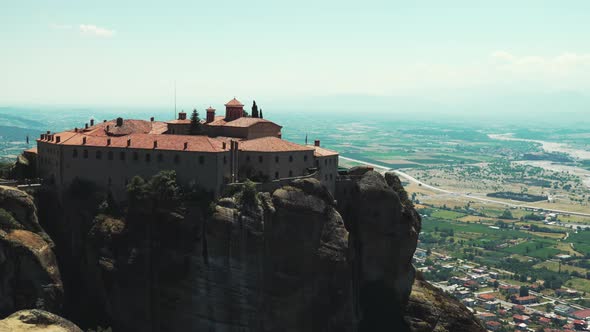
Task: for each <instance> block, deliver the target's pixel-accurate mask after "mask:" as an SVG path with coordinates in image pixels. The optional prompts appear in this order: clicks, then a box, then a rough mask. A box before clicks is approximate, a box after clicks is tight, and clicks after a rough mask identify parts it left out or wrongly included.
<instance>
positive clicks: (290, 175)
mask: <svg viewBox="0 0 590 332" xmlns="http://www.w3.org/2000/svg"><path fill="white" fill-rule="evenodd" d="M289 177H290V178H291V177H293V171H292V170H289Z"/></svg>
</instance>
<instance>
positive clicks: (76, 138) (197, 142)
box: [50, 132, 224, 152]
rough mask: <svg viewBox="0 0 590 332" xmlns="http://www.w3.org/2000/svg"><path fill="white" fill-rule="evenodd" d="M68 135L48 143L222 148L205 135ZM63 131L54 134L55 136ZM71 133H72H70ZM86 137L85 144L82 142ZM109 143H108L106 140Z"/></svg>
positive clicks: (220, 149)
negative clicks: (128, 141)
mask: <svg viewBox="0 0 590 332" xmlns="http://www.w3.org/2000/svg"><path fill="white" fill-rule="evenodd" d="M65 133H67V134H70V135H68V136H69V137H67V138H66V139H64V138H63V137H62V139H61V141H60V143H55V140H54V141H53V142H50V143H54V144H59V145H70V146H80V147H82V146H92V147H107V146H109V147H115V148H126V147H127V140H128V139H130V140H131V145H130V146H129V147H130V148H135V149H150V150H154V141H156V142H157V148H155V150H173V151H192V152H221V151H224V150H223V144H222V141H220V140H216V139H214V138H210V137H207V136H193V135H152V134H132V135H127V136H120V137H104V136H103V137H100V136H89V135H86V134H82V133H72V132H65ZM63 134H64V133H60V134H56V136H60V135H63ZM71 134H73V135H71ZM84 138H86V144H84ZM109 139H110V141H111V143H110V145H108V140H109ZM185 142H186V143H187V149H186V150H185V149H184V143H185Z"/></svg>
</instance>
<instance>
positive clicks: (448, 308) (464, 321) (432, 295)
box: [405, 279, 486, 332]
mask: <svg viewBox="0 0 590 332" xmlns="http://www.w3.org/2000/svg"><path fill="white" fill-rule="evenodd" d="M405 319H406V321H407V322H408V325H409V327H410V329H411V331H414V332H484V331H486V329H485V328H484V327H483V326H482V324H481V322H480V321H479V320H478V319H477V318H476V317H475V316H474V315H473V313H471V312H470V311H469V310H467V308H466V307H465V306H464V305H463V304H462V303H461V302H459V301H458V300H457V299H455V298H453V297H451V296H449V295H447V294H445V293H444V292H443V291H441V290H440V289H438V288H436V287H434V286H432V285H431V284H429V283H428V282H426V281H424V280H419V279H416V281H415V282H414V286H413V288H412V295H411V296H410V300H409V303H408V305H407V307H406V309H405Z"/></svg>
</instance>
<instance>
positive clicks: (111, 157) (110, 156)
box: [107, 151, 114, 160]
mask: <svg viewBox="0 0 590 332" xmlns="http://www.w3.org/2000/svg"><path fill="white" fill-rule="evenodd" d="M107 155H108V158H109V160H113V158H114V153H113V151H109V152H108V153H107Z"/></svg>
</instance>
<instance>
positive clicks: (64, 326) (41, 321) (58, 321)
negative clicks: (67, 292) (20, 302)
mask: <svg viewBox="0 0 590 332" xmlns="http://www.w3.org/2000/svg"><path fill="white" fill-rule="evenodd" d="M0 331H6V332H8V331H10V332H82V330H81V329H80V328H79V327H78V326H76V325H75V324H74V323H72V322H70V321H68V320H66V319H64V318H62V317H59V316H57V315H54V314H52V313H50V312H47V311H43V310H37V309H32V310H21V311H18V312H15V313H14V314H12V315H10V316H8V317H6V318H4V319H2V320H0Z"/></svg>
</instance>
